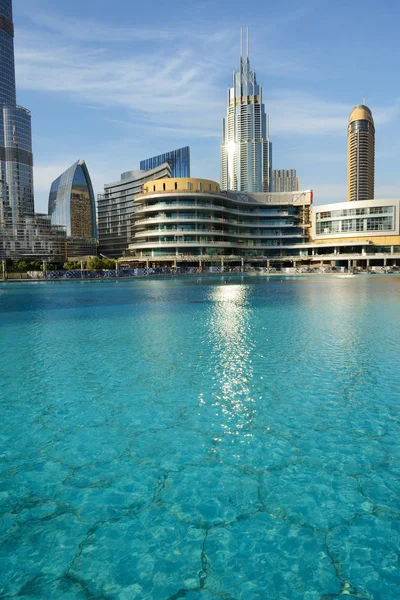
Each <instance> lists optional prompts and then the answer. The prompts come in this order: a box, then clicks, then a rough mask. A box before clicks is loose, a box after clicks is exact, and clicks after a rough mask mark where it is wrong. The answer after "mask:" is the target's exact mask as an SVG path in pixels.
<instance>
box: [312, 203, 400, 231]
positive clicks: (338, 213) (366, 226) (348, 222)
mask: <svg viewBox="0 0 400 600" xmlns="http://www.w3.org/2000/svg"><path fill="white" fill-rule="evenodd" d="M394 212H395V207H394V206H362V207H359V208H346V209H341V210H330V211H321V212H318V213H317V215H316V234H317V235H327V234H331V233H352V232H369V233H371V232H374V231H376V232H381V231H388V232H393V231H394V228H395V227H394V226H395V222H394V218H393V215H394ZM375 215H378V216H375Z"/></svg>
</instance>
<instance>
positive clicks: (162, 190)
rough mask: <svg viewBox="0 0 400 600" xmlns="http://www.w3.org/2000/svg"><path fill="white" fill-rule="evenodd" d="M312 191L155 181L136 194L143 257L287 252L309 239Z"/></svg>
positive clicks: (135, 248)
mask: <svg viewBox="0 0 400 600" xmlns="http://www.w3.org/2000/svg"><path fill="white" fill-rule="evenodd" d="M311 203H312V192H311V191H303V192H295V193H284V194H272V193H252V194H250V193H240V192H230V191H229V192H221V189H220V186H219V184H218V183H216V182H214V181H209V180H207V179H194V178H187V179H186V178H180V179H179V178H178V179H175V178H169V179H159V180H156V181H150V182H147V183H146V184H144V186H143V190H142V192H141V193H139V194H138V195H137V196H136V198H135V205H136V210H135V213H134V224H133V228H134V238H133V240H132V243H131V244H130V246H129V253H130V255H131V256H132V257H136V258H137V259H143V258H146V257H147V258H152V259H156V260H163V261H165V260H168V259H170V260H171V259H174V258H175V257H178V258H179V259H180V260H186V261H188V262H190V261H191V260H196V258H198V257H204V258H207V257H211V258H223V257H230V258H235V257H236V258H241V257H244V258H246V259H251V258H260V257H282V256H286V255H293V254H296V253H298V252H299V251H300V246H299V245H300V244H301V243H302V242H305V241H307V240H308V235H309V225H310V206H311Z"/></svg>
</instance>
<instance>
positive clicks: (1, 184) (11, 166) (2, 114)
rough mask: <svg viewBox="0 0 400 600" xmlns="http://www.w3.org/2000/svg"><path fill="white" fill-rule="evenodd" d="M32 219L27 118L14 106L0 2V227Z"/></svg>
mask: <svg viewBox="0 0 400 600" xmlns="http://www.w3.org/2000/svg"><path fill="white" fill-rule="evenodd" d="M33 215H34V200H33V158H32V132H31V114H30V112H29V111H28V110H27V109H26V108H22V107H21V106H17V103H16V92H15V61H14V25H13V20H12V0H0V223H1V224H2V226H3V228H4V227H12V228H16V227H17V226H18V225H19V224H20V223H22V222H23V220H24V218H25V217H33Z"/></svg>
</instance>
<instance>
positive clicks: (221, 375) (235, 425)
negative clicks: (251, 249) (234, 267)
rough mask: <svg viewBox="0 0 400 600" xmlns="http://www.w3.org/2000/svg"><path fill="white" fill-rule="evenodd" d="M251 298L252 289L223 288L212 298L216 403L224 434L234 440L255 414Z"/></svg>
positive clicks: (210, 335) (243, 287)
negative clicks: (252, 387) (252, 392)
mask: <svg viewBox="0 0 400 600" xmlns="http://www.w3.org/2000/svg"><path fill="white" fill-rule="evenodd" d="M249 295H250V288H249V286H246V285H222V286H218V287H215V288H213V289H212V290H211V291H210V298H209V299H210V300H211V301H212V305H211V308H210V316H209V328H208V338H209V339H208V343H209V345H210V346H211V356H212V360H211V363H210V364H211V368H212V371H213V372H212V373H211V377H212V380H213V399H214V405H215V406H216V407H218V415H219V417H220V421H221V427H222V430H223V431H224V433H225V434H226V435H232V436H237V435H239V434H240V432H241V430H243V429H247V428H248V425H249V424H251V422H252V419H253V412H254V398H253V397H252V395H251V381H252V378H253V365H252V360H251V354H252V351H253V348H254V343H253V342H252V337H253V336H251V334H250V322H249V321H250V306H249Z"/></svg>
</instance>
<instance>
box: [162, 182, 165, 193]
mask: <svg viewBox="0 0 400 600" xmlns="http://www.w3.org/2000/svg"><path fill="white" fill-rule="evenodd" d="M162 189H163V191H164V192H165V183H163V184H162Z"/></svg>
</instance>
